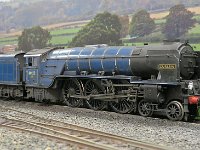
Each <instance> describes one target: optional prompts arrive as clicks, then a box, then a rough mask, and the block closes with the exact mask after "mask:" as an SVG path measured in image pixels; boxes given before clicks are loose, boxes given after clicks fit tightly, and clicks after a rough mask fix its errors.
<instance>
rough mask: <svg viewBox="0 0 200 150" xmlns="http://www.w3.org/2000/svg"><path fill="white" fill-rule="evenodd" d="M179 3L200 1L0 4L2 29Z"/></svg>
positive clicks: (69, 0)
mask: <svg viewBox="0 0 200 150" xmlns="http://www.w3.org/2000/svg"><path fill="white" fill-rule="evenodd" d="M178 3H183V4H184V5H185V6H196V5H198V4H200V0H192V1H191V0H190V1H188V0H168V1H157V0H143V1H141V0H123V1H122V0H32V1H22V0H12V2H9V3H3V2H1V3H0V20H1V22H0V31H8V30H10V29H18V28H26V27H31V26H35V25H48V24H52V23H59V22H67V21H77V20H87V19H91V18H93V17H94V16H95V15H96V14H97V13H99V12H103V11H109V12H112V13H116V14H130V13H133V12H135V11H137V10H139V9H147V10H149V11H161V10H166V9H168V8H170V7H171V6H173V5H175V4H178Z"/></svg>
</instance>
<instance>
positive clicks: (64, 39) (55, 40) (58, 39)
mask: <svg viewBox="0 0 200 150" xmlns="http://www.w3.org/2000/svg"><path fill="white" fill-rule="evenodd" d="M73 37H74V35H71V36H54V37H52V39H51V41H50V43H51V44H53V45H56V44H67V43H69V42H70V41H71V40H72V38H73Z"/></svg>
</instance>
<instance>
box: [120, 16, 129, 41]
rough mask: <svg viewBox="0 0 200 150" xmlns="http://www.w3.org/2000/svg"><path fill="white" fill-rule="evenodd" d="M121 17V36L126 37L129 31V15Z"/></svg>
mask: <svg viewBox="0 0 200 150" xmlns="http://www.w3.org/2000/svg"><path fill="white" fill-rule="evenodd" d="M119 19H120V23H121V25H122V28H121V31H120V35H121V38H123V37H126V36H127V35H128V33H129V16H128V15H126V16H121V17H119Z"/></svg>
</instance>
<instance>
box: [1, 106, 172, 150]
mask: <svg viewBox="0 0 200 150" xmlns="http://www.w3.org/2000/svg"><path fill="white" fill-rule="evenodd" d="M0 109H1V111H12V112H15V114H14V115H13V116H7V117H6V116H5V115H1V118H0V126H2V127H6V128H11V129H15V130H20V131H25V132H30V133H34V134H39V135H41V136H45V137H47V138H50V139H54V140H58V141H62V142H67V143H69V144H71V145H76V146H77V147H79V148H88V149H98V150H118V149H123V150H133V149H148V150H164V149H165V150H166V149H169V148H166V147H162V146H158V145H153V144H149V143H144V142H140V141H137V140H133V139H129V138H125V137H120V136H116V135H112V134H108V133H104V132H100V131H96V130H91V129H88V128H84V127H79V126H76V125H72V124H67V123H63V122H58V121H55V120H50V119H45V118H42V117H39V116H36V115H33V114H29V113H25V112H21V111H18V110H15V109H12V108H8V107H0ZM24 118H27V119H24Z"/></svg>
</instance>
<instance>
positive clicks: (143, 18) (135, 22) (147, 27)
mask: <svg viewBox="0 0 200 150" xmlns="http://www.w3.org/2000/svg"><path fill="white" fill-rule="evenodd" d="M155 28H156V25H155V22H154V20H153V19H152V18H150V14H149V13H148V12H147V11H146V10H140V11H138V12H137V13H136V14H135V15H134V16H133V17H132V21H131V24H130V30H129V33H130V35H131V36H132V37H133V36H134V37H138V36H145V35H149V34H150V33H152V31H153V30H154V29H155Z"/></svg>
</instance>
